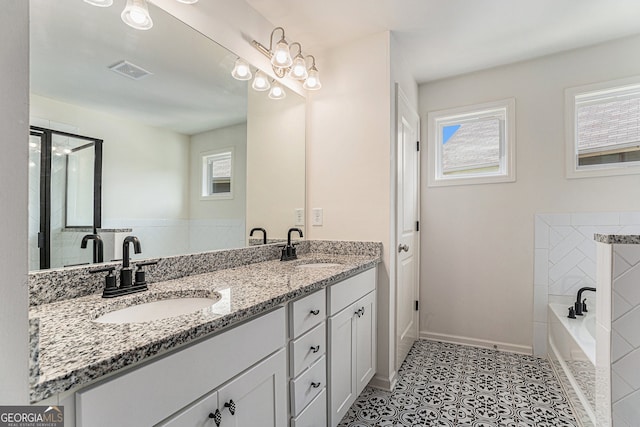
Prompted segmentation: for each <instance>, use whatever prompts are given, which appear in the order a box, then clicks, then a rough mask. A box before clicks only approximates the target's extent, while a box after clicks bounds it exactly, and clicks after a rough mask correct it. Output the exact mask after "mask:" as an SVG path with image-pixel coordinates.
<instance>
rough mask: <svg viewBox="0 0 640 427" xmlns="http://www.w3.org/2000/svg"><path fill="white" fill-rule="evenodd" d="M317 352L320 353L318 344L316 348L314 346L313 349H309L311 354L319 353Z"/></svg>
mask: <svg viewBox="0 0 640 427" xmlns="http://www.w3.org/2000/svg"><path fill="white" fill-rule="evenodd" d="M319 351H320V344H318V345H317V346H315V347H311V352H313V353H317V352H319Z"/></svg>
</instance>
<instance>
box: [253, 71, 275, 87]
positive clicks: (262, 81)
mask: <svg viewBox="0 0 640 427" xmlns="http://www.w3.org/2000/svg"><path fill="white" fill-rule="evenodd" d="M251 87H252V88H253V89H254V90H257V91H258V92H263V91H265V90H269V88H270V87H271V84H270V83H269V78H268V77H267V75H266V74H265V73H264V72H263V71H261V70H258V71H256V76H255V77H254V78H253V83H252V84H251Z"/></svg>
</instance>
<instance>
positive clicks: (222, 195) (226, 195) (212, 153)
mask: <svg viewBox="0 0 640 427" xmlns="http://www.w3.org/2000/svg"><path fill="white" fill-rule="evenodd" d="M229 152H230V153H231V184H230V188H229V189H230V191H229V192H228V193H219V194H211V195H204V194H205V188H208V186H209V183H208V171H207V167H208V165H207V158H208V157H210V156H215V155H216V154H223V153H229ZM200 159H201V162H200V165H201V166H200V169H201V177H202V179H201V181H200V200H229V199H233V187H234V183H235V177H234V175H235V166H236V163H235V159H236V157H235V150H234V148H233V147H226V148H221V149H218V150H211V151H205V152H201V153H200Z"/></svg>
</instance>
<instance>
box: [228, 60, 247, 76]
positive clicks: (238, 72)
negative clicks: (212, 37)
mask: <svg viewBox="0 0 640 427" xmlns="http://www.w3.org/2000/svg"><path fill="white" fill-rule="evenodd" d="M231 76H233V78H234V79H236V80H251V77H252V75H251V67H249V64H247V62H246V61H245V60H244V59H242V58H238V59H236V63H235V65H234V66H233V71H232V72H231Z"/></svg>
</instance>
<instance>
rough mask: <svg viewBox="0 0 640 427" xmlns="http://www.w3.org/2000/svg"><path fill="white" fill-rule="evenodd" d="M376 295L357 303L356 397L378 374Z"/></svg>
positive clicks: (373, 294)
mask: <svg viewBox="0 0 640 427" xmlns="http://www.w3.org/2000/svg"><path fill="white" fill-rule="evenodd" d="M375 295H376V293H375V291H374V292H369V293H368V294H367V295H365V296H364V297H363V298H361V299H359V300H358V301H357V302H356V313H357V315H356V316H357V317H356V395H358V396H359V395H360V393H362V390H364V388H365V387H366V386H367V384H369V381H371V378H373V375H374V374H375V372H376V353H377V350H376V296H375Z"/></svg>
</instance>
